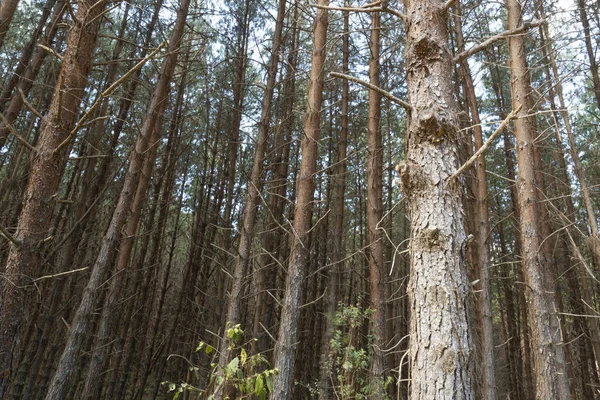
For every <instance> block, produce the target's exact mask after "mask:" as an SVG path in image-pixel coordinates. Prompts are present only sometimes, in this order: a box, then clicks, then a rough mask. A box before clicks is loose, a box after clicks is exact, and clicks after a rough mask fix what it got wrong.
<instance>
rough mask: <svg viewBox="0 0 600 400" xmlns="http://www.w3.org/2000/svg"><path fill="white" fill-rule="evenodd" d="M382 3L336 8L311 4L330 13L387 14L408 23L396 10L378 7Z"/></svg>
mask: <svg viewBox="0 0 600 400" xmlns="http://www.w3.org/2000/svg"><path fill="white" fill-rule="evenodd" d="M379 3H380V2H379V1H376V2H374V3H370V4H367V5H364V6H362V7H335V6H321V5H319V4H311V6H312V7H315V8H318V9H320V10H330V11H349V12H366V13H372V12H386V13H389V14H392V15H395V16H396V17H398V18H400V19H401V20H402V21H406V16H405V15H404V14H402V13H401V12H400V11H397V10H394V9H392V8H389V7H387V6H386V7H376V5H378V4H379Z"/></svg>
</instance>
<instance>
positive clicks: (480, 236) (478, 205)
mask: <svg viewBox="0 0 600 400" xmlns="http://www.w3.org/2000/svg"><path fill="white" fill-rule="evenodd" d="M455 9H456V11H457V14H456V15H455V16H454V26H455V29H456V41H457V44H458V47H459V51H464V40H463V33H462V23H461V18H462V17H461V10H460V3H459V2H457V3H456V5H455ZM461 72H462V77H463V80H464V82H463V83H464V86H465V96H466V97H467V103H468V107H469V110H470V111H471V121H472V126H473V136H474V139H475V151H477V150H479V149H480V148H481V146H483V132H482V129H481V119H480V118H479V109H478V107H477V97H476V95H475V86H474V84H473V78H472V77H471V70H470V68H469V64H468V62H467V61H466V60H464V61H463V62H462V63H461ZM475 170H476V172H475V173H476V179H475V246H476V262H477V264H476V265H475V269H476V271H477V273H476V276H477V278H478V279H479V283H478V284H477V286H476V287H475V289H476V290H478V292H479V295H478V296H477V297H476V306H477V313H478V321H479V324H480V327H481V338H480V341H481V363H482V367H481V370H482V371H481V372H482V375H483V376H482V377H483V382H482V396H483V397H484V398H485V399H486V400H495V399H496V373H495V370H494V324H493V322H492V290H491V287H490V259H489V251H488V239H489V236H490V235H489V233H490V228H489V211H488V203H487V196H488V188H487V173H486V162H485V155H484V154H481V155H480V156H479V157H478V158H477V162H476V164H475Z"/></svg>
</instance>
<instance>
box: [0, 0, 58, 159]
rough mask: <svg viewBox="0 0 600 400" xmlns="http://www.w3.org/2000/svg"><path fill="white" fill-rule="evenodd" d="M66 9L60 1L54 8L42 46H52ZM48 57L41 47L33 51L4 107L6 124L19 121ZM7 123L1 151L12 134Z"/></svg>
mask: <svg viewBox="0 0 600 400" xmlns="http://www.w3.org/2000/svg"><path fill="white" fill-rule="evenodd" d="M64 8H65V0H60V1H59V2H58V4H57V5H56V6H55V7H54V11H53V13H52V19H51V21H50V24H49V26H48V29H47V30H46V34H45V36H44V37H43V38H42V40H41V41H40V44H41V45H43V46H50V45H51V43H52V42H53V41H54V37H55V36H56V33H57V31H58V28H59V25H60V24H59V23H60V21H61V20H62V16H63V13H64ZM47 55H48V52H47V51H46V50H44V49H42V48H41V47H37V48H36V49H35V50H34V51H33V55H32V56H31V60H30V61H29V63H28V65H27V68H25V71H24V72H23V76H22V77H21V79H20V80H19V81H18V83H17V86H16V88H14V90H13V91H12V92H13V93H12V96H11V97H10V101H9V102H8V105H6V108H4V106H3V110H2V111H3V116H4V118H5V119H6V122H8V124H12V123H14V122H15V121H16V120H17V117H18V116H19V112H20V111H21V108H22V107H23V103H24V101H23V97H27V95H28V94H29V91H30V90H31V88H32V87H33V84H34V82H35V79H36V77H37V75H38V73H39V72H40V69H41V68H42V65H43V64H44V60H45V59H46V56H47ZM6 89H7V90H6V91H5V92H3V95H2V96H3V97H4V96H5V95H6V94H7V93H8V87H7V88H6ZM11 90H12V89H11ZM21 92H22V93H23V95H21ZM2 100H3V101H6V100H8V99H4V98H3V99H2ZM6 122H5V121H0V149H2V147H4V144H5V143H6V140H7V138H8V135H9V133H10V131H9V127H8V126H7V124H6Z"/></svg>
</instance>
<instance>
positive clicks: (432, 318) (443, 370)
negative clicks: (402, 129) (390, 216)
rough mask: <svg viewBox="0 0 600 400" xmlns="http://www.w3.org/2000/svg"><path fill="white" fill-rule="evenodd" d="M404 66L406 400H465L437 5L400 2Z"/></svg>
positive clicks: (444, 56)
mask: <svg viewBox="0 0 600 400" xmlns="http://www.w3.org/2000/svg"><path fill="white" fill-rule="evenodd" d="M405 4H406V8H407V11H406V18H407V36H406V55H405V57H406V67H407V85H408V95H409V97H408V99H409V103H410V104H411V105H412V107H413V108H412V111H411V115H410V119H409V123H408V132H407V137H408V139H407V157H406V158H407V159H406V162H405V163H402V164H401V165H399V170H400V183H401V184H400V186H401V189H402V191H403V192H404V193H405V194H406V196H407V197H408V204H409V212H410V220H411V243H410V251H411V271H410V287H409V298H410V302H411V304H412V307H411V318H410V321H411V322H410V335H411V336H410V340H411V343H410V348H409V356H410V370H411V388H410V394H411V398H412V399H433V398H435V399H473V398H474V395H475V394H474V389H473V382H472V377H471V368H472V367H471V365H470V364H471V363H472V348H473V343H472V338H471V328H470V326H469V318H468V315H467V308H468V300H467V296H468V294H469V292H470V284H469V282H468V280H467V273H466V268H465V265H464V257H465V246H466V237H465V229H464V226H463V208H462V202H461V190H460V182H458V181H456V180H454V179H452V180H449V178H450V177H451V176H452V174H453V173H454V171H455V170H456V169H457V168H458V167H459V165H458V136H457V131H458V110H457V107H456V104H455V100H454V98H453V96H452V93H453V85H452V70H453V64H452V60H451V56H450V52H449V51H448V32H447V24H448V10H447V9H446V6H445V3H444V2H443V1H439V0H427V1H418V2H417V1H407V2H405Z"/></svg>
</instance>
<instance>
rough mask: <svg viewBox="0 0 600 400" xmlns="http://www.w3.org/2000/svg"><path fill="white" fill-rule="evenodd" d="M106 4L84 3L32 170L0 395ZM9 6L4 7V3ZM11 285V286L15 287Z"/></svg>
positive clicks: (8, 292)
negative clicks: (100, 16)
mask: <svg viewBox="0 0 600 400" xmlns="http://www.w3.org/2000/svg"><path fill="white" fill-rule="evenodd" d="M105 3H106V1H102V2H100V3H97V2H96V1H91V0H82V1H80V3H79V7H78V10H77V15H76V16H75V21H74V22H73V25H72V27H71V30H70V31H69V38H68V41H67V49H66V52H65V54H64V56H63V61H62V65H61V70H60V76H59V79H58V83H57V85H56V88H55V91H54V97H53V99H52V104H51V105H50V109H49V111H48V114H47V115H46V116H45V117H44V119H43V121H42V133H41V139H40V143H39V145H38V147H37V152H36V154H35V158H34V160H33V165H32V167H31V174H30V177H29V184H28V186H27V190H26V194H25V198H24V206H23V210H22V212H21V217H20V218H19V223H18V227H17V233H16V235H15V237H16V239H17V241H18V243H19V244H18V245H15V244H12V245H11V249H10V254H9V258H8V261H7V264H6V269H5V271H4V273H5V276H4V279H2V280H1V282H0V293H1V294H2V303H1V310H0V397H2V394H3V391H4V388H5V387H6V383H7V382H8V379H9V378H10V374H11V373H12V368H13V367H14V365H13V357H14V356H15V354H16V352H18V351H19V347H20V343H19V338H20V337H21V336H20V335H18V334H17V332H18V329H19V326H20V325H21V323H22V322H23V320H24V319H25V317H26V316H27V315H28V313H27V310H29V309H30V308H29V304H28V300H27V297H28V293H29V291H30V290H33V287H32V286H31V283H32V281H33V280H34V279H35V278H36V277H37V275H38V274H39V272H40V271H39V270H40V265H39V264H40V251H39V245H40V242H41V241H42V240H44V239H45V237H46V234H47V232H48V231H49V229H50V226H49V222H48V221H50V220H51V217H52V210H53V208H54V203H55V200H56V198H55V197H56V191H57V189H58V185H59V182H60V177H61V176H62V172H63V170H64V168H65V165H66V162H67V156H68V154H67V148H68V146H66V145H64V144H63V143H65V142H66V143H68V141H69V140H71V139H72V136H71V130H72V129H73V128H74V127H75V123H76V118H77V116H78V113H79V106H80V103H81V97H82V96H83V89H84V87H85V86H86V83H87V75H88V72H89V70H90V65H91V61H92V53H93V50H94V46H95V43H96V36H97V32H98V27H99V25H100V18H97V17H98V16H99V15H100V14H101V13H102V12H103V10H104V6H105ZM3 6H4V3H3ZM9 282H11V283H9Z"/></svg>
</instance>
